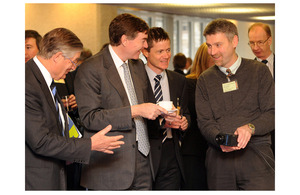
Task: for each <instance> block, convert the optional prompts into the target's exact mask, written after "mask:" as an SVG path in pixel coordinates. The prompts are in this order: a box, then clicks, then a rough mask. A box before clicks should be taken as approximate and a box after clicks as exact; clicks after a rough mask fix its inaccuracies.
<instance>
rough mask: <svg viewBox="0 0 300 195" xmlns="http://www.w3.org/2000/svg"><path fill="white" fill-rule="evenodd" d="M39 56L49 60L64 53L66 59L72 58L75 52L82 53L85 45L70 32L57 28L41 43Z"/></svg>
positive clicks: (46, 35) (47, 34)
mask: <svg viewBox="0 0 300 195" xmlns="http://www.w3.org/2000/svg"><path fill="white" fill-rule="evenodd" d="M40 48H41V49H40V52H39V55H40V56H42V57H44V58H46V59H49V58H51V57H52V56H53V55H54V54H55V53H57V52H62V53H63V54H64V55H65V57H72V56H74V55H75V53H74V52H81V51H82V49H83V44H82V42H81V41H80V39H79V38H78V37H77V36H76V35H75V34H74V33H73V32H72V31H70V30H68V29H65V28H56V29H53V30H51V31H50V32H48V33H46V34H45V36H44V37H43V38H42V40H41V43H40Z"/></svg>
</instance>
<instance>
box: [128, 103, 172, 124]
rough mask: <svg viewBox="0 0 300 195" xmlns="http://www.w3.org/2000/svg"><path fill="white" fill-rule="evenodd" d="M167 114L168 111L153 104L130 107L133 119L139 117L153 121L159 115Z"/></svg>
mask: <svg viewBox="0 0 300 195" xmlns="http://www.w3.org/2000/svg"><path fill="white" fill-rule="evenodd" d="M162 113H163V114H168V111H167V110H166V109H164V108H163V107H160V106H159V105H156V104H153V103H143V104H138V105H134V106H131V116H132V118H135V117H137V116H141V117H143V118H147V119H150V120H155V119H156V118H157V117H158V116H159V115H161V114H162Z"/></svg>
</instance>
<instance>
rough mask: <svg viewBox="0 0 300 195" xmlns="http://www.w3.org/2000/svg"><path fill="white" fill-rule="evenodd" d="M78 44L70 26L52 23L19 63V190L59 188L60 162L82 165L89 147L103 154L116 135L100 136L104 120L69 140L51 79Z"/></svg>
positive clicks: (64, 70) (66, 66) (62, 184)
mask: <svg viewBox="0 0 300 195" xmlns="http://www.w3.org/2000/svg"><path fill="white" fill-rule="evenodd" d="M82 48H83V45H82V43H81V41H80V40H79V38H78V37H77V36H76V35H75V34H74V33H73V32H71V31H70V30H68V29H65V28H57V29H54V30H52V31H50V32H48V33H47V34H46V35H45V36H44V37H43V38H42V40H41V43H40V51H39V53H38V55H37V56H35V57H34V58H32V59H30V60H29V61H28V62H27V63H26V66H25V189H26V190H65V189H66V170H65V165H66V161H69V162H78V163H83V164H87V163H89V161H90V155H91V154H92V151H100V152H103V153H106V154H107V155H109V154H113V151H112V150H113V149H116V148H119V147H120V146H121V145H122V144H124V142H123V141H119V139H122V138H123V136H122V135H118V136H117V135H116V136H112V137H110V136H106V135H105V134H106V133H107V132H108V131H110V130H111V128H112V127H111V125H108V126H107V127H105V128H104V129H103V130H101V131H99V133H96V134H95V135H93V136H92V137H91V138H82V139H70V138H69V121H68V117H67V115H66V111H65V109H64V107H63V105H62V102H61V99H60V96H59V95H58V93H57V88H56V87H55V86H54V85H53V84H52V83H53V80H54V79H55V80H59V79H64V78H65V77H66V74H68V72H69V71H70V70H74V69H75V65H74V64H73V63H74V61H76V59H77V58H78V57H79V56H80V52H81V51H82Z"/></svg>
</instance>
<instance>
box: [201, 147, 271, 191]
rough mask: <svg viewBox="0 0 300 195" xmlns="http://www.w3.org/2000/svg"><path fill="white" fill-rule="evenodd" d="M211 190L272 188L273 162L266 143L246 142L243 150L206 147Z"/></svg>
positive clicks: (269, 148) (208, 181)
mask: <svg viewBox="0 0 300 195" xmlns="http://www.w3.org/2000/svg"><path fill="white" fill-rule="evenodd" d="M206 167H207V183H208V188H209V189H210V190H274V189H275V171H274V167H275V163H274V154H273V152H272V150H271V147H270V145H269V144H260V145H254V144H252V145H251V144H250V143H248V145H247V147H246V148H245V149H241V150H238V151H234V152H228V153H225V152H222V151H221V150H217V149H215V148H213V147H209V148H208V150H207V155H206Z"/></svg>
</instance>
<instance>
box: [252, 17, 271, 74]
mask: <svg viewBox="0 0 300 195" xmlns="http://www.w3.org/2000/svg"><path fill="white" fill-rule="evenodd" d="M248 37H249V43H248V44H249V46H250V47H251V50H252V52H253V54H254V55H255V56H256V58H255V59H256V60H258V61H260V62H263V63H264V64H266V65H267V66H268V68H269V70H270V71H271V74H272V76H273V78H275V54H274V53H273V52H272V50H271V45H272V33H271V29H270V26H269V25H267V24H264V23H261V22H258V23H254V24H252V25H251V26H250V27H249V29H248Z"/></svg>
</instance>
